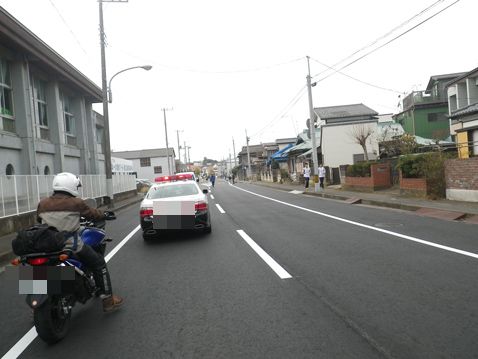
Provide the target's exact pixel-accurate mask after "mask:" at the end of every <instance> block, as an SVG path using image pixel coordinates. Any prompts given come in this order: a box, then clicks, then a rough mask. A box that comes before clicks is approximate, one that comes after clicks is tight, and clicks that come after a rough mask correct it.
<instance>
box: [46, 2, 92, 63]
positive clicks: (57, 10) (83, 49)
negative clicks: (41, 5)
mask: <svg viewBox="0 0 478 359" xmlns="http://www.w3.org/2000/svg"><path fill="white" fill-rule="evenodd" d="M48 1H50V4H51V6H53V8H54V9H55V10H56V12H57V14H58V16H59V17H60V19H61V21H63V24H65V26H66V27H67V28H68V30H69V31H70V34H71V35H72V36H73V38H74V39H75V41H76V43H77V44H78V46H79V47H80V49H81V51H83V53H84V54H85V55H88V53H87V52H86V50H85V48H84V47H83V46H82V45H81V42H80V40H78V37H77V36H76V34H75V33H74V32H73V30H72V29H71V27H70V25H68V23H67V22H66V20H65V18H64V17H63V15H62V14H61V12H60V10H59V9H58V8H57V7H56V6H55V4H54V2H53V0H48Z"/></svg>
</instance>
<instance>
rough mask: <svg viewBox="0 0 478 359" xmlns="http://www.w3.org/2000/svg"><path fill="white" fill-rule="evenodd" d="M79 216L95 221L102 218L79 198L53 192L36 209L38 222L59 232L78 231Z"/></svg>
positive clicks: (99, 212)
mask: <svg viewBox="0 0 478 359" xmlns="http://www.w3.org/2000/svg"><path fill="white" fill-rule="evenodd" d="M80 216H83V217H85V218H86V219H88V220H96V221H98V220H101V219H103V218H104V214H103V212H101V211H99V210H97V209H95V208H91V207H88V205H87V204H86V203H85V201H83V200H82V199H81V198H77V197H73V196H71V195H69V194H67V193H63V192H55V193H54V194H53V195H52V196H50V197H48V198H44V199H42V200H41V201H40V203H39V204H38V208H37V219H38V221H39V222H42V223H46V224H48V225H49V226H52V227H55V228H56V229H58V230H59V231H67V232H73V231H76V230H78V229H79V228H80Z"/></svg>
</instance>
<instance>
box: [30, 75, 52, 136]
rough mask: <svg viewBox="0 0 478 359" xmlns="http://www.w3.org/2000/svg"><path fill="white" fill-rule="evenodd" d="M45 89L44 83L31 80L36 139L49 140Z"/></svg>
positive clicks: (34, 79)
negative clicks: (36, 127)
mask: <svg viewBox="0 0 478 359" xmlns="http://www.w3.org/2000/svg"><path fill="white" fill-rule="evenodd" d="M45 87H46V84H45V82H44V81H42V80H39V79H37V78H33V102H34V103H35V120H36V124H37V126H38V129H37V137H39V138H42V139H44V140H49V139H50V131H49V129H48V117H47V111H46V95H45Z"/></svg>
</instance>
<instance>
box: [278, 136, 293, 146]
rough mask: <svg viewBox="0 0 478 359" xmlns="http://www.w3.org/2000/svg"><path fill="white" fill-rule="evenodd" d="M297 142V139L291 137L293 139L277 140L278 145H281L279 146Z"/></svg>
mask: <svg viewBox="0 0 478 359" xmlns="http://www.w3.org/2000/svg"><path fill="white" fill-rule="evenodd" d="M296 140H297V138H296V137H291V138H278V139H277V140H276V143H277V144H278V145H279V144H287V143H295V141H296Z"/></svg>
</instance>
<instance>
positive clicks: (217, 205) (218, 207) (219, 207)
mask: <svg viewBox="0 0 478 359" xmlns="http://www.w3.org/2000/svg"><path fill="white" fill-rule="evenodd" d="M216 207H217V209H218V210H219V212H221V213H222V214H224V213H226V211H225V210H223V209H222V207H221V206H220V205H219V204H217V203H216Z"/></svg>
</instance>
